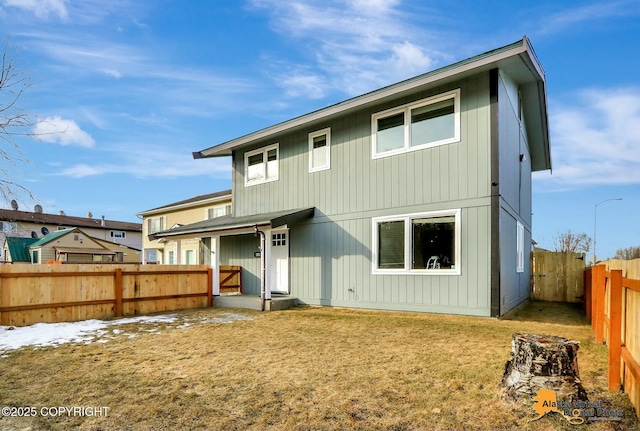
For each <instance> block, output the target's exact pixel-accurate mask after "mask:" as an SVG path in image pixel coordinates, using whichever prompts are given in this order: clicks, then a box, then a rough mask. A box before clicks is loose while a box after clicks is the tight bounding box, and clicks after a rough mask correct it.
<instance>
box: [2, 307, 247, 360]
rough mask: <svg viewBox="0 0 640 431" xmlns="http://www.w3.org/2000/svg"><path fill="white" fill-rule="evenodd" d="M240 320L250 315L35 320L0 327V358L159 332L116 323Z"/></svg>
mask: <svg viewBox="0 0 640 431" xmlns="http://www.w3.org/2000/svg"><path fill="white" fill-rule="evenodd" d="M185 320H186V321H185ZM189 320H190V321H189ZM240 320H253V318H252V317H249V316H245V315H244V314H238V313H228V314H222V315H218V317H210V318H207V317H205V318H203V317H200V318H198V317H192V318H190V317H189V316H182V318H181V321H179V322H178V317H177V315H176V314H164V315H156V316H136V317H127V318H123V319H117V320H97V319H91V320H84V321H81V322H62V323H36V324H34V325H31V326H22V327H13V326H0V358H6V357H8V355H6V353H7V352H10V351H12V350H16V349H19V348H21V347H25V346H33V347H34V349H35V350H37V349H39V348H41V347H58V346H60V345H62V344H67V343H83V344H91V343H96V342H97V343H108V342H109V341H110V340H114V339H117V338H118V336H126V337H127V338H135V337H137V336H138V333H139V332H149V333H154V334H162V332H161V331H160V329H159V328H157V327H153V328H144V327H141V328H137V330H138V333H127V332H126V331H125V330H123V329H115V328H111V327H112V326H116V325H126V324H172V323H175V324H178V323H181V324H180V325H179V326H174V327H176V328H179V329H185V328H188V327H190V326H192V325H197V324H205V323H231V322H235V321H240Z"/></svg>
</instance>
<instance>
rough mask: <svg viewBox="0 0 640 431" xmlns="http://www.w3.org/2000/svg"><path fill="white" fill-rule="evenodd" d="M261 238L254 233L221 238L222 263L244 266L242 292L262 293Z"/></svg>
mask: <svg viewBox="0 0 640 431" xmlns="http://www.w3.org/2000/svg"><path fill="white" fill-rule="evenodd" d="M259 247H260V239H259V238H257V237H256V236H255V235H253V234H247V235H234V236H223V237H221V238H220V265H240V266H241V267H242V293H243V294H247V295H260V259H259V258H257V257H254V255H253V253H254V252H256V251H258V249H259Z"/></svg>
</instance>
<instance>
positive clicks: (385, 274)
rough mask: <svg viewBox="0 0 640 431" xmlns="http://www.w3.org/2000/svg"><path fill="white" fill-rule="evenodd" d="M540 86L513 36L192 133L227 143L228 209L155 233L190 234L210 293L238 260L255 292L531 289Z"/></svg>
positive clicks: (378, 305) (372, 299) (312, 295)
mask: <svg viewBox="0 0 640 431" xmlns="http://www.w3.org/2000/svg"><path fill="white" fill-rule="evenodd" d="M545 86H546V84H545V74H544V71H543V69H542V66H541V65H540V62H539V61H538V58H537V57H536V55H535V53H534V51H533V48H532V46H531V44H530V42H529V40H528V39H527V38H526V37H524V38H523V39H521V40H519V41H516V42H514V43H512V44H509V45H506V46H503V47H500V48H497V49H494V50H491V51H488V52H486V53H483V54H480V55H477V56H475V57H471V58H469V59H466V60H463V61H460V62H457V63H455V64H452V65H449V66H446V67H443V68H440V69H437V70H433V71H431V72H428V73H425V74H422V75H419V76H416V77H414V78H411V79H408V80H405V81H402V82H399V83H396V84H393V85H390V86H387V87H384V88H381V89H379V90H375V91H372V92H370V93H367V94H364V95H361V96H358V97H354V98H351V99H348V100H345V101H344V102H340V103H337V104H335V105H332V106H329V107H326V108H322V109H319V110H317V111H314V112H311V113H309V114H305V115H302V116H300V117H296V118H293V119H290V120H287V121H284V122H281V123H278V124H275V125H273V126H270V127H267V128H264V129H261V130H258V131H255V132H251V133H248V134H243V135H241V136H239V137H238V138H235V139H232V140H230V141H226V142H222V143H220V144H217V145H214V146H212V147H209V148H206V149H203V150H201V151H198V152H196V153H194V154H193V156H194V158H196V159H199V158H206V157H230V163H231V166H232V198H233V199H232V207H233V208H232V215H228V216H225V217H222V218H221V219H220V220H215V221H204V222H203V221H198V222H197V223H187V224H182V225H180V226H174V228H173V229H169V226H168V225H165V227H164V229H159V230H156V231H155V232H154V236H153V238H154V239H155V240H157V241H162V240H163V239H164V240H168V239H172V240H178V239H192V240H197V241H200V242H201V244H203V247H204V248H205V249H206V250H208V251H209V252H210V254H211V259H210V262H211V264H212V266H213V268H214V271H216V273H215V274H216V275H214V277H213V280H214V295H216V294H219V290H218V289H219V284H218V279H219V277H218V275H217V274H218V273H217V271H219V267H220V265H240V266H242V283H243V286H242V291H243V293H245V294H249V295H264V297H265V299H267V300H268V299H270V298H271V297H272V295H291V296H293V297H295V298H297V299H298V301H299V302H300V303H303V304H310V305H326V306H344V307H356V308H370V309H385V310H406V311H424V312H438V313H452V314H466V315H478V316H500V315H503V314H505V313H507V312H509V311H510V310H512V309H513V308H515V307H516V306H518V305H519V304H521V303H522V302H523V301H525V300H527V299H528V298H529V281H530V273H531V268H530V261H529V251H530V249H531V232H532V211H531V209H532V207H531V172H532V171H541V170H548V169H551V151H550V142H549V130H548V113H547V100H546V88H545ZM263 286H264V291H263V290H262V289H263Z"/></svg>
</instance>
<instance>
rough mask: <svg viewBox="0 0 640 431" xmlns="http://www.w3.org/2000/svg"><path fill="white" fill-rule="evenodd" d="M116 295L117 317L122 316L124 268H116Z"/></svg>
mask: <svg viewBox="0 0 640 431" xmlns="http://www.w3.org/2000/svg"><path fill="white" fill-rule="evenodd" d="M115 294H116V306H115V310H114V313H115V317H121V316H122V268H116V283H115Z"/></svg>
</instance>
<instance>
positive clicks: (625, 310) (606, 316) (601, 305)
mask: <svg viewBox="0 0 640 431" xmlns="http://www.w3.org/2000/svg"><path fill="white" fill-rule="evenodd" d="M614 267H618V268H620V269H613V268H614ZM638 273H640V260H639V261H637V262H635V263H634V261H627V262H623V261H609V262H607V263H606V266H605V265H596V266H594V267H591V268H587V269H586V270H585V272H584V286H585V292H584V306H585V313H586V315H587V319H588V320H589V322H591V327H592V328H593V330H594V332H595V337H596V342H598V343H606V344H607V346H608V348H609V373H608V382H609V390H611V391H618V390H621V389H622V390H624V391H625V392H626V393H627V394H628V395H629V398H630V399H631V402H632V404H633V405H634V407H635V409H636V413H637V412H639V411H640V365H639V362H640V277H638V276H637V275H636V274H638ZM639 275H640V274H639ZM632 277H633V278H632Z"/></svg>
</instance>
